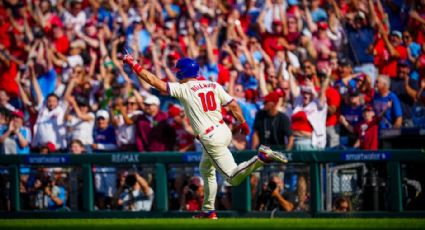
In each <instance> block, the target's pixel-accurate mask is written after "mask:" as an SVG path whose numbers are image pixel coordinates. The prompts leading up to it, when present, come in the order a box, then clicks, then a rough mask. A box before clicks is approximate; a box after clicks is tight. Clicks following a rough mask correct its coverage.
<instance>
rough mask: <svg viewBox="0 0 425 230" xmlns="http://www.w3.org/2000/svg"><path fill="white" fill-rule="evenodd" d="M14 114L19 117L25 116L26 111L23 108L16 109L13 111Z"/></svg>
mask: <svg viewBox="0 0 425 230" xmlns="http://www.w3.org/2000/svg"><path fill="white" fill-rule="evenodd" d="M12 116H14V117H19V118H22V119H23V118H24V112H22V110H15V111H13V112H12Z"/></svg>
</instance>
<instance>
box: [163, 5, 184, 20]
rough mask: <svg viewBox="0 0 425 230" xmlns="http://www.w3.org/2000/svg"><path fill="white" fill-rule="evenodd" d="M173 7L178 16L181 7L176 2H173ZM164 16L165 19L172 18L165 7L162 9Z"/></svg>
mask: <svg viewBox="0 0 425 230" xmlns="http://www.w3.org/2000/svg"><path fill="white" fill-rule="evenodd" d="M170 7H171V9H172V10H173V11H174V12H176V13H177V16H179V15H180V7H179V6H178V5H175V4H171V6H170ZM162 18H164V20H168V19H170V17H169V15H168V13H167V10H166V9H165V7H164V8H163V9H162Z"/></svg>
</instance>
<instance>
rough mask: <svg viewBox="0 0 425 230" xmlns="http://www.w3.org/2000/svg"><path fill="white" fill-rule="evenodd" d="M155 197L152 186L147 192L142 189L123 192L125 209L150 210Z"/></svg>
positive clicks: (122, 197)
mask: <svg viewBox="0 0 425 230" xmlns="http://www.w3.org/2000/svg"><path fill="white" fill-rule="evenodd" d="M130 193H132V196H130ZM153 198H154V193H153V190H152V188H149V190H148V192H147V194H145V193H143V192H142V191H140V190H126V191H125V192H123V193H122V194H121V199H122V201H123V209H124V210H126V211H150V210H151V209H152V204H153Z"/></svg>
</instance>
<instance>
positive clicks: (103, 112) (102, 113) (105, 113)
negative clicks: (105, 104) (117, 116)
mask: <svg viewBox="0 0 425 230" xmlns="http://www.w3.org/2000/svg"><path fill="white" fill-rule="evenodd" d="M99 117H103V118H105V119H107V120H109V113H108V111H106V110H103V109H101V110H99V111H97V112H96V118H99Z"/></svg>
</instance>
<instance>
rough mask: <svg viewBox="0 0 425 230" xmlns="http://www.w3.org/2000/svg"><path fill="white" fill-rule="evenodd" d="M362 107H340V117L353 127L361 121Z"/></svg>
mask: <svg viewBox="0 0 425 230" xmlns="http://www.w3.org/2000/svg"><path fill="white" fill-rule="evenodd" d="M362 113H363V106H361V105H360V106H357V107H354V108H353V107H351V106H342V108H341V115H343V116H344V117H345V120H347V122H348V123H349V124H350V125H351V126H355V125H357V124H358V123H359V122H361V121H363V116H362Z"/></svg>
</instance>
